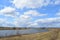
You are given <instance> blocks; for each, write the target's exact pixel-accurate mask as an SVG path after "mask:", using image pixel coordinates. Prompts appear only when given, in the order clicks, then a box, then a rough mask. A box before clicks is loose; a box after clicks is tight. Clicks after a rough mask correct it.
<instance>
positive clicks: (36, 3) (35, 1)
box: [13, 0, 50, 9]
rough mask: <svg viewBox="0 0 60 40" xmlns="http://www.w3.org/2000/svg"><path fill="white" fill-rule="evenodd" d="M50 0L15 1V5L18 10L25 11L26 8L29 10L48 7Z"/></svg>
mask: <svg viewBox="0 0 60 40" xmlns="http://www.w3.org/2000/svg"><path fill="white" fill-rule="evenodd" d="M49 2H50V0H14V1H13V4H15V6H16V7H17V8H21V9H23V8H24V7H27V8H38V7H42V6H47V5H48V4H49Z"/></svg>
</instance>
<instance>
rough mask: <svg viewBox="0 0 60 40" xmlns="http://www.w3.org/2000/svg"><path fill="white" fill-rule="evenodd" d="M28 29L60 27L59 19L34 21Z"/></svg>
mask: <svg viewBox="0 0 60 40" xmlns="http://www.w3.org/2000/svg"><path fill="white" fill-rule="evenodd" d="M29 27H60V17H56V18H45V19H38V20H35V21H34V22H33V23H31V24H30V25H29Z"/></svg>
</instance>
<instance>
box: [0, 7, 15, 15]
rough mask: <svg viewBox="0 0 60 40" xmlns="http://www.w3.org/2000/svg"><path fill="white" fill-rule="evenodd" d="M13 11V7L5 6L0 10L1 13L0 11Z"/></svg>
mask: <svg viewBox="0 0 60 40" xmlns="http://www.w3.org/2000/svg"><path fill="white" fill-rule="evenodd" d="M13 11H15V9H14V8H11V7H5V8H3V9H1V10H0V14H1V13H10V12H13Z"/></svg>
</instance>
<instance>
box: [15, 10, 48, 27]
mask: <svg viewBox="0 0 60 40" xmlns="http://www.w3.org/2000/svg"><path fill="white" fill-rule="evenodd" d="M38 16H47V14H42V13H39V12H37V11H36V10H29V11H27V12H24V14H22V15H20V17H19V18H17V20H16V21H15V23H16V25H17V26H21V27H27V26H28V25H29V24H31V23H32V20H33V19H34V18H35V17H38Z"/></svg>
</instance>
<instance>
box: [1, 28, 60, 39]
mask: <svg viewBox="0 0 60 40" xmlns="http://www.w3.org/2000/svg"><path fill="white" fill-rule="evenodd" d="M49 30H50V31H48V32H41V33H35V34H29V35H27V34H26V35H15V36H11V37H5V38H0V40H60V31H59V30H60V29H49Z"/></svg>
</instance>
